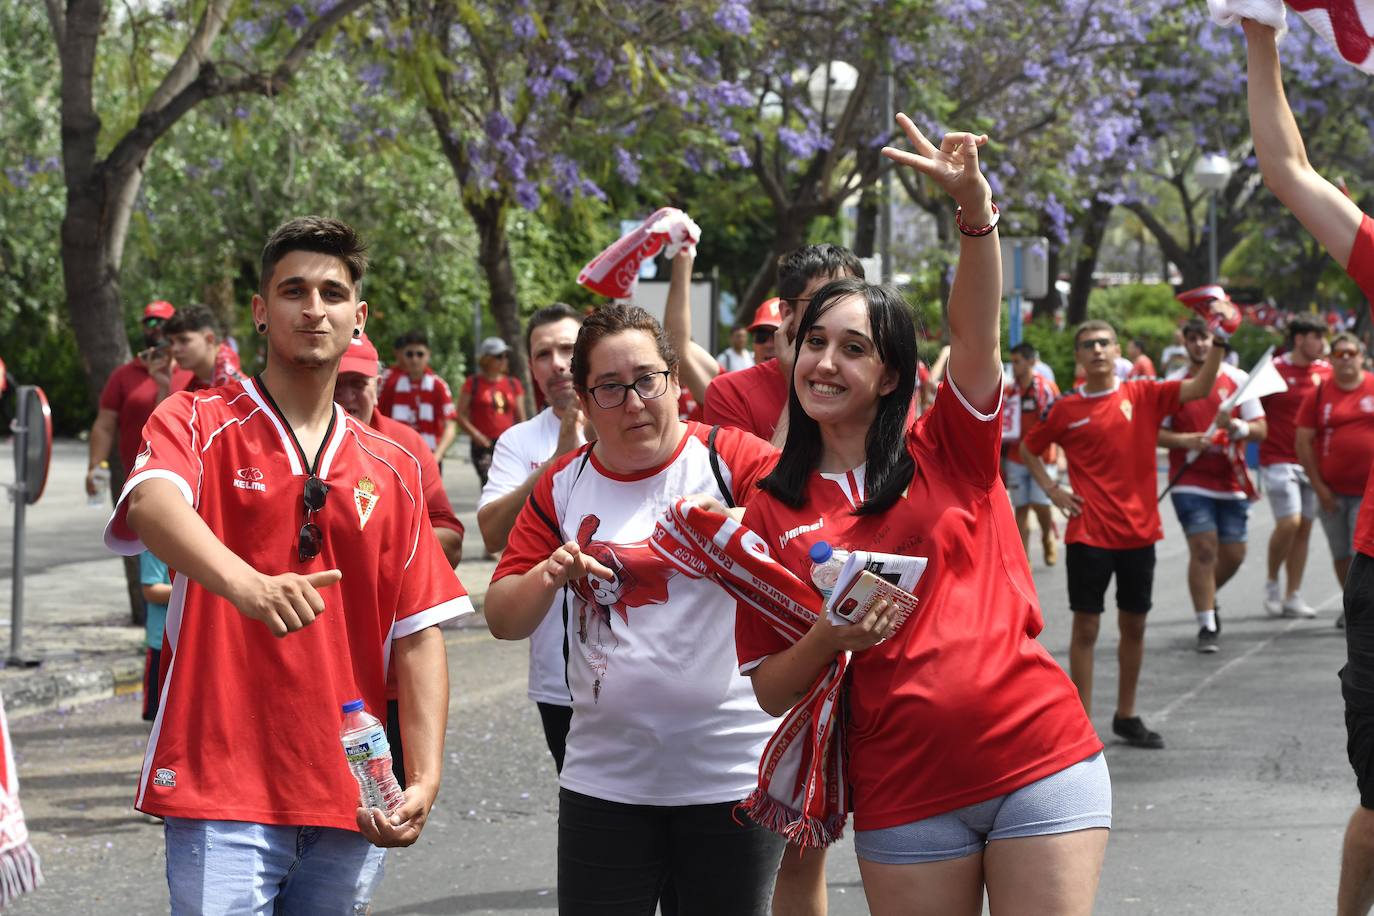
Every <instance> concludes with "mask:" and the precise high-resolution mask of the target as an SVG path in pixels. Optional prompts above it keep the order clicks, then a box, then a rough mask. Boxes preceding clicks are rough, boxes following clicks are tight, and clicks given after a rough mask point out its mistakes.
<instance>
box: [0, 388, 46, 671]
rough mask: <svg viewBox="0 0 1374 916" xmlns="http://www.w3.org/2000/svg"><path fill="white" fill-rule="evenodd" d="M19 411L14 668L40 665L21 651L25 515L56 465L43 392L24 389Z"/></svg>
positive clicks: (15, 424)
mask: <svg viewBox="0 0 1374 916" xmlns="http://www.w3.org/2000/svg"><path fill="white" fill-rule="evenodd" d="M15 394H16V395H17V397H16V400H17V401H18V410H17V412H16V416H15V419H14V422H13V423H11V424H10V429H11V430H12V431H13V432H14V486H13V487H12V488H11V490H10V498H11V499H12V500H13V501H14V565H13V572H12V573H11V579H10V654H9V659H8V660H7V661H6V664H8V665H10V666H26V667H30V666H33V665H37V664H38V662H37V661H30V660H26V659H24V658H23V657H22V656H21V655H20V654H19V648H20V646H21V645H22V643H23V639H24V514H25V510H27V509H28V507H29V506H31V505H33V504H34V503H36V502H38V499H39V497H41V496H42V495H43V489H44V487H46V486H47V482H48V467H49V465H50V463H51V461H52V411H51V410H50V409H49V407H48V399H47V397H46V396H45V395H44V394H43V389H42V388H39V387H38V386H37V385H21V386H20V387H19V388H18V389H17V390H16V392H15Z"/></svg>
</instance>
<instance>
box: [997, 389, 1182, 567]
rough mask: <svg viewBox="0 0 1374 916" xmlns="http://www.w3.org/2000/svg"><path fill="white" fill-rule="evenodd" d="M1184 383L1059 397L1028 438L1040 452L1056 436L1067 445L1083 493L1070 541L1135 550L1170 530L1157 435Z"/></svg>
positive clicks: (1076, 484)
mask: <svg viewBox="0 0 1374 916" xmlns="http://www.w3.org/2000/svg"><path fill="white" fill-rule="evenodd" d="M1182 384H1183V383H1182V382H1179V381H1172V382H1156V381H1150V380H1145V379H1137V380H1135V381H1129V382H1121V383H1119V384H1118V385H1117V386H1116V387H1115V388H1113V389H1112V390H1110V391H1103V392H1094V393H1092V394H1089V393H1087V392H1085V391H1084V390H1083V389H1082V388H1077V389H1075V390H1074V391H1072V392H1070V393H1069V394H1066V395H1064V396H1062V397H1060V398H1059V400H1057V401H1055V402H1054V404H1053V405H1052V406H1051V407H1050V410H1049V413H1047V414H1046V415H1045V419H1044V421H1043V422H1041V423H1040V424H1039V425H1038V426H1036V427H1035V429H1033V430H1031V431H1030V434H1029V435H1027V436H1026V437H1025V439H1023V440H1022V441H1023V442H1025V443H1026V447H1027V448H1029V449H1030V450H1031V451H1032V452H1037V453H1038V452H1040V451H1042V450H1043V449H1044V448H1045V447H1047V446H1048V445H1049V444H1050V443H1051V442H1058V443H1059V444H1060V445H1061V446H1063V448H1064V455H1065V456H1066V457H1067V458H1068V461H1069V479H1070V480H1071V481H1072V482H1073V488H1074V491H1075V492H1076V493H1078V495H1079V496H1081V497H1083V511H1082V512H1081V513H1080V514H1078V515H1075V516H1073V517H1072V518H1070V519H1069V527H1068V531H1067V532H1066V533H1065V536H1064V542H1065V543H1067V544H1088V545H1090V546H1092V547H1105V548H1108V549H1111V550H1129V549H1132V548H1136V547H1148V546H1149V545H1151V544H1153V543H1154V542H1155V541H1158V540H1160V539H1161V538H1163V537H1164V526H1163V525H1162V524H1161V523H1160V520H1159V504H1158V501H1157V497H1156V494H1155V485H1156V477H1157V471H1156V468H1155V439H1156V437H1157V436H1158V433H1159V426H1160V424H1161V423H1163V422H1164V418H1165V417H1167V416H1169V415H1170V414H1174V413H1177V412H1178V408H1179V400H1178V390H1179V387H1180V386H1181V385H1182Z"/></svg>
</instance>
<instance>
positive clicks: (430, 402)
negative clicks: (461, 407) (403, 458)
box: [377, 369, 458, 451]
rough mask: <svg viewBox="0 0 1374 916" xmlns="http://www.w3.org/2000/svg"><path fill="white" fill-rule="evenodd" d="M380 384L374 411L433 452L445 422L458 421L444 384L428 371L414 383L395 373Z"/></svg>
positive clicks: (456, 410)
mask: <svg viewBox="0 0 1374 916" xmlns="http://www.w3.org/2000/svg"><path fill="white" fill-rule="evenodd" d="M380 384H381V388H380V390H379V391H378V394H377V409H378V410H380V411H381V412H382V413H384V414H386V415H387V416H388V417H390V418H391V419H393V420H396V421H397V422H399V423H404V424H405V425H406V426H409V427H410V428H411V429H413V430H415V431H416V432H417V433H419V434H420V438H421V439H423V440H425V445H428V446H429V448H430V451H433V450H434V449H435V447H436V446H438V444H439V439H440V437H442V436H443V435H444V427H445V426H446V425H447V424H448V421H449V420H456V419H457V418H458V408H457V407H455V406H454V405H453V394H452V392H450V391H449V387H448V382H446V381H444V380H443V379H441V378H440V377H439V376H438V375H436V374H435V373H434V371H433V370H432V369H426V370H425V374H424V375H422V376H421V377H420V381H419V382H418V383H417V382H412V381H411V380H410V376H409V375H406V374H405V373H404V372H401V371H395V372H391V373H388V374H387V377H386V381H385V382H382V383H380Z"/></svg>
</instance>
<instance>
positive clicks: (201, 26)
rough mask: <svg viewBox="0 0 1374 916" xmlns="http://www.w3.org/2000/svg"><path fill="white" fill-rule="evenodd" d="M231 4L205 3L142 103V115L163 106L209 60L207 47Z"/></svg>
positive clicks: (214, 0)
mask: <svg viewBox="0 0 1374 916" xmlns="http://www.w3.org/2000/svg"><path fill="white" fill-rule="evenodd" d="M232 3H233V0H211V2H210V3H207V4H206V5H205V12H203V13H201V16H200V21H199V22H197V23H196V30H195V31H194V32H193V33H191V37H190V38H189V39H188V40H187V42H186V47H184V48H182V49H181V55H180V56H179V57H177V60H176V63H174V64H172V67H171V69H170V70H168V71H167V75H166V76H164V77H163V78H162V82H161V83H160V84H158V87H157V88H156V89H154V90H153V94H152V95H151V96H149V97H148V102H147V104H145V105H144V106H143V114H149V113H152V112H155V111H157V110H158V109H160V108H164V107H166V106H167V104H168V103H169V102H171V101H172V99H174V98H175V97H176V96H177V94H178V93H180V92H181V91H183V90H184V89H185V88H186V87H187V86H189V85H190V84H191V82H192V81H193V80H195V78H196V77H197V76H199V75H200V71H201V68H202V67H204V66H205V64H206V63H207V62H208V61H209V58H210V49H211V48H212V47H214V44H215V40H216V39H218V38H219V33H220V32H221V31H223V29H224V24H225V23H226V22H227V21H228V20H229V7H230V6H231V5H232Z"/></svg>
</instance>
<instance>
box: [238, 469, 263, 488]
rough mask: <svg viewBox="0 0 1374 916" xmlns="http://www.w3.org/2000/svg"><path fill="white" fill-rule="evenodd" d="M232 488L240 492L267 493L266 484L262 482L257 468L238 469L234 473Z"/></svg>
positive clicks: (261, 475)
mask: <svg viewBox="0 0 1374 916" xmlns="http://www.w3.org/2000/svg"><path fill="white" fill-rule="evenodd" d="M234 478H235V479H234V486H236V487H238V488H239V489H240V490H257V491H258V492H260V493H266V492H267V484H265V483H263V482H262V478H263V473H262V471H259V470H258V469H257V468H239V469H238V470H237V471H235V472H234Z"/></svg>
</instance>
